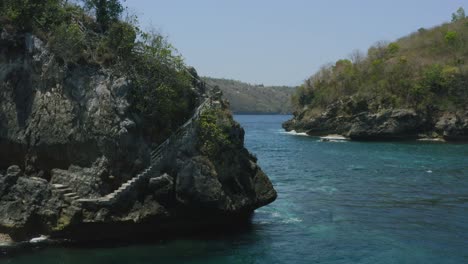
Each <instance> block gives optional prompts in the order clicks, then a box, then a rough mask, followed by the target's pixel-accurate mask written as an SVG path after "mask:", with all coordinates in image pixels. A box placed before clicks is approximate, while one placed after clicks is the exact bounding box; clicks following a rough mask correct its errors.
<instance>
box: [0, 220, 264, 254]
mask: <svg viewBox="0 0 468 264" xmlns="http://www.w3.org/2000/svg"><path fill="white" fill-rule="evenodd" d="M252 218H253V215H251V216H249V218H248V219H242V221H239V222H236V221H235V219H232V221H227V222H226V223H223V224H218V225H211V226H203V227H202V226H200V227H198V228H193V229H186V228H182V230H180V231H176V230H173V229H171V230H168V231H167V232H161V230H159V232H150V231H148V232H146V233H142V232H141V230H139V231H138V232H137V233H138V234H141V235H138V236H137V235H135V236H125V237H122V238H115V239H107V240H95V241H92V240H90V241H78V242H76V241H71V240H66V239H64V240H54V241H49V242H45V243H41V244H31V243H26V242H24V243H17V244H16V245H14V246H10V247H0V261H1V260H3V259H7V260H8V259H13V258H15V257H18V256H27V255H29V256H31V255H34V254H38V253H41V252H42V251H45V250H61V249H63V250H84V251H86V250H99V249H103V250H106V249H117V248H126V247H146V246H164V245H166V244H170V243H171V242H175V241H193V242H195V243H196V242H197V241H199V242H218V241H219V242H225V241H236V240H241V239H242V237H246V236H249V235H251V234H252V233H253V232H255V230H258V229H257V228H256V227H255V224H254V223H253V222H252ZM115 232H117V233H118V232H120V230H116V231H115Z"/></svg>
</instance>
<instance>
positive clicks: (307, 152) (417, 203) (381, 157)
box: [0, 115, 468, 264]
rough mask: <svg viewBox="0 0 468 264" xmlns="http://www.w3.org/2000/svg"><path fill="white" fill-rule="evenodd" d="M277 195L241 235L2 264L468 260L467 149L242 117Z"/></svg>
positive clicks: (44, 254)
mask: <svg viewBox="0 0 468 264" xmlns="http://www.w3.org/2000/svg"><path fill="white" fill-rule="evenodd" d="M235 118H236V120H237V121H238V122H240V123H241V124H242V125H243V127H244V128H245V131H246V135H245V144H246V146H247V147H248V148H249V150H250V151H251V152H253V153H254V154H255V155H256V156H257V157H258V160H259V163H260V165H261V167H262V168H263V170H264V171H265V172H266V173H267V174H268V176H269V177H270V179H271V180H272V181H273V183H274V186H275V188H276V190H277V191H278V194H279V196H278V199H277V200H276V201H275V202H274V203H273V204H271V205H269V206H266V207H263V208H260V209H259V210H257V211H256V213H255V215H254V217H253V220H252V226H251V228H249V229H248V230H245V231H242V232H239V233H238V234H234V235H222V234H219V235H217V236H207V237H191V238H179V239H173V240H164V241H159V242H155V243H152V244H140V245H133V246H121V247H107V248H104V247H100V248H94V249H83V248H81V249H79V248H74V249H73V248H72V249H70V248H68V249H66V248H65V249H64V248H51V249H45V250H36V251H33V252H31V253H29V254H25V255H21V256H17V257H15V258H12V259H9V260H8V259H7V260H5V259H3V260H0V262H5V263H15V264H18V263H44V264H45V263H57V264H59V263H63V264H66V263H86V264H92V263H109V264H110V263H141V264H143V263H205V264H207V263H265V264H271V263H412V264H414V263H424V264H428V263H457V264H459V263H468V145H466V144H465V145H464V144H448V143H422V142H414V141H413V142H365V143H363V142H320V141H319V140H318V138H314V137H308V136H304V135H300V134H299V135H298V134H294V133H285V132H284V131H283V130H282V129H281V123H282V122H283V121H285V120H287V119H288V118H289V116H281V115H276V116H268V115H261V116H256V115H238V116H235Z"/></svg>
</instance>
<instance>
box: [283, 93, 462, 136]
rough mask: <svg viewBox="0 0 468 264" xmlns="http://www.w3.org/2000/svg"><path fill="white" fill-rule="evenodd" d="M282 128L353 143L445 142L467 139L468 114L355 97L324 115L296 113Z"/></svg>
mask: <svg viewBox="0 0 468 264" xmlns="http://www.w3.org/2000/svg"><path fill="white" fill-rule="evenodd" d="M283 128H285V129H286V130H288V131H290V130H295V131H297V132H306V133H307V134H309V135H312V136H324V135H328V134H340V135H343V136H345V137H349V138H351V139H354V140H393V139H418V138H434V139H440V138H443V139H445V140H448V141H457V140H463V141H464V140H467V139H468V112H466V111H463V110H460V111H458V112H443V111H430V110H426V111H418V110H415V109H398V108H385V107H381V106H375V105H372V102H368V101H365V100H358V99H356V98H354V97H347V98H343V99H342V100H340V101H338V102H336V103H333V104H331V105H329V106H328V107H327V108H326V109H325V110H324V111H323V112H321V113H316V111H311V110H310V109H303V110H302V111H300V112H295V113H294V117H293V119H291V120H289V121H287V122H285V123H284V124H283Z"/></svg>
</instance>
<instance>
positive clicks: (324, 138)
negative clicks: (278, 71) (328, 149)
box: [320, 134, 348, 142]
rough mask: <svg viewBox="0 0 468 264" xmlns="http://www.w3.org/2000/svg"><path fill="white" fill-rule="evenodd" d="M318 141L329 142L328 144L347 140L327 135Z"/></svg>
mask: <svg viewBox="0 0 468 264" xmlns="http://www.w3.org/2000/svg"><path fill="white" fill-rule="evenodd" d="M320 140H322V141H329V142H339V141H344V140H348V139H347V138H346V137H343V136H342V135H337V134H333V135H327V136H324V137H320Z"/></svg>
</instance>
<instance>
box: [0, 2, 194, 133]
mask: <svg viewBox="0 0 468 264" xmlns="http://www.w3.org/2000/svg"><path fill="white" fill-rule="evenodd" d="M81 3H82V4H81V5H78V4H71V3H69V1H66V0H2V1H1V2H0V31H2V30H5V31H6V32H8V33H9V34H22V33H32V34H34V35H36V36H38V37H39V38H40V39H42V40H43V41H44V42H45V43H46V44H47V47H48V48H49V49H50V50H51V51H52V52H53V53H54V56H55V59H56V61H57V63H59V65H62V66H63V67H64V68H65V69H72V68H73V67H76V66H80V65H87V66H91V67H96V68H110V69H112V72H113V73H114V74H115V75H117V77H119V76H123V77H126V78H127V79H129V80H130V81H131V83H132V85H133V89H132V92H131V94H130V96H131V101H132V106H133V107H134V109H133V110H134V111H136V112H137V113H138V114H140V116H141V117H142V118H143V119H144V120H143V121H146V122H144V123H145V124H147V125H146V127H145V130H146V135H147V136H149V137H151V138H153V139H155V140H161V139H162V138H164V137H165V136H167V135H168V133H170V131H171V130H173V129H174V128H176V127H178V126H179V125H180V124H181V123H183V121H184V120H185V119H186V118H187V117H188V116H190V113H191V110H192V109H193V108H194V106H195V103H196V100H195V93H194V91H193V90H192V86H193V84H194V81H193V80H192V79H191V78H190V75H189V74H188V73H187V71H186V70H185V69H186V68H185V65H184V62H183V60H182V57H181V56H180V55H179V54H178V53H177V51H176V49H175V48H174V47H173V46H172V45H171V44H169V43H168V42H167V40H166V39H165V38H164V37H163V36H161V35H160V34H158V33H154V32H153V33H147V32H143V31H141V30H140V29H139V28H138V27H137V26H136V18H131V19H128V20H129V21H122V20H121V19H119V18H120V17H121V16H122V12H123V11H124V10H125V9H124V7H123V6H122V4H121V3H120V2H119V1H117V0H82V1H81Z"/></svg>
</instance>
